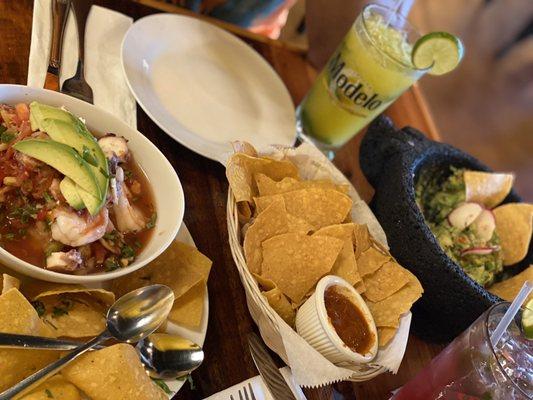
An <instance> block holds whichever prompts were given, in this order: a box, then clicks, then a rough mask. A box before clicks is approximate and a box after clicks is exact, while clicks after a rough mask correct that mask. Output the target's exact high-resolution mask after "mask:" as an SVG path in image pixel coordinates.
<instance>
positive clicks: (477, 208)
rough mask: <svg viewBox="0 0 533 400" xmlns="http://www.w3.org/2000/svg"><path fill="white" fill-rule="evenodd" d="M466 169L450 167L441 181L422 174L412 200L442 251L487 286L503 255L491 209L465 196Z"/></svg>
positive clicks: (499, 268)
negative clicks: (448, 173)
mask: <svg viewBox="0 0 533 400" xmlns="http://www.w3.org/2000/svg"><path fill="white" fill-rule="evenodd" d="M469 172H470V171H466V170H465V169H458V168H454V167H451V174H450V175H449V176H448V177H447V178H445V179H444V180H443V179H442V178H440V177H438V176H435V175H433V174H429V173H422V174H421V175H420V177H419V179H418V182H417V184H416V187H415V190H416V201H417V203H418V206H419V207H420V209H421V210H422V212H423V214H424V217H425V219H426V222H427V224H428V226H429V227H430V229H431V231H432V232H433V234H434V235H435V237H436V238H437V240H438V241H439V243H440V245H441V247H442V248H443V250H444V251H445V252H446V254H447V255H448V256H449V257H450V258H451V259H452V260H454V261H455V262H456V263H457V264H459V265H460V266H461V267H462V268H463V269H464V271H465V272H466V273H467V274H468V275H469V276H470V277H471V278H472V279H474V280H475V281H476V282H478V283H479V284H481V285H483V286H489V285H491V284H492V283H493V282H494V279H495V277H496V275H498V273H500V272H501V271H502V270H503V256H502V251H501V248H500V239H499V237H498V234H497V232H496V229H495V228H496V224H495V219H494V215H493V213H492V211H491V210H490V209H489V208H486V206H485V204H483V203H477V202H472V201H468V199H467V193H469V190H468V188H467V187H466V185H465V173H469ZM472 172H473V171H472ZM470 192H472V190H470Z"/></svg>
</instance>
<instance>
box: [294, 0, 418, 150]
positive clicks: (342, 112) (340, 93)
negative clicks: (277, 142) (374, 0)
mask: <svg viewBox="0 0 533 400" xmlns="http://www.w3.org/2000/svg"><path fill="white" fill-rule="evenodd" d="M415 35H416V34H415V32H414V30H413V29H412V28H411V27H410V25H409V23H408V22H407V21H406V20H405V18H404V17H402V16H401V15H399V14H398V13H394V12H393V11H391V10H389V9H388V8H385V7H381V6H377V5H369V6H367V7H365V8H364V10H363V12H362V13H361V14H360V15H359V16H358V17H357V19H356V21H355V23H354V24H353V26H352V27H351V28H350V31H349V32H348V34H347V35H346V37H345V38H344V40H343V41H342V43H341V44H340V45H339V47H338V48H337V50H336V51H335V53H334V55H333V56H332V57H331V59H330V60H329V62H328V64H327V65H326V67H325V68H324V70H323V71H322V72H321V73H320V75H319V76H318V78H317V80H316V82H315V84H314V86H313V87H312V89H311V90H310V92H309V93H308V94H307V97H306V98H305V99H304V100H303V101H302V103H301V104H300V106H299V107H298V111H297V112H298V130H299V133H300V135H303V136H307V137H308V138H310V139H312V140H313V141H314V142H315V143H316V144H318V145H319V147H321V148H322V149H323V150H335V149H336V148H338V147H340V146H342V145H343V144H344V143H346V142H347V141H348V140H349V139H350V138H351V137H352V136H354V135H355V134H356V133H357V132H359V131H360V130H361V129H362V128H363V127H364V126H366V125H367V124H368V123H369V122H370V121H372V119H374V118H375V117H376V116H377V115H378V114H380V113H381V112H382V111H383V110H384V109H385V108H387V107H388V106H389V105H390V104H391V103H392V102H393V101H394V100H395V99H396V98H397V97H398V96H399V95H400V94H401V93H402V92H404V91H405V90H406V89H408V88H409V87H410V86H411V85H412V84H413V83H414V82H415V81H416V80H417V79H419V78H420V77H421V76H422V75H423V74H424V73H425V72H426V71H427V69H418V68H415V67H414V66H413V64H412V61H411V53H412V47H413V46H412V45H411V44H410V42H409V40H410V39H413V38H414V39H415V40H416V39H418V37H414V36H415Z"/></svg>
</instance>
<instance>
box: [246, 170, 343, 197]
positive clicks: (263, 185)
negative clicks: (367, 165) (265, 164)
mask: <svg viewBox="0 0 533 400" xmlns="http://www.w3.org/2000/svg"><path fill="white" fill-rule="evenodd" d="M255 183H256V185H257V190H258V192H259V196H270V195H273V194H281V193H286V192H291V191H293V190H300V189H308V188H319V189H333V190H337V191H338V192H340V193H344V194H347V193H348V185H336V184H335V183H333V182H332V181H328V180H325V179H323V180H316V181H300V180H298V179H294V178H291V177H286V178H283V179H282V180H281V181H279V182H276V181H275V180H273V179H270V178H269V177H268V176H266V175H264V174H256V175H255Z"/></svg>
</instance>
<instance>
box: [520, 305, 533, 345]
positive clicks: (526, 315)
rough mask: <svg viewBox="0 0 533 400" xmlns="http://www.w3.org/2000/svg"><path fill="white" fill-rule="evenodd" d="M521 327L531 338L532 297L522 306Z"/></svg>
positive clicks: (532, 325) (532, 334)
mask: <svg viewBox="0 0 533 400" xmlns="http://www.w3.org/2000/svg"><path fill="white" fill-rule="evenodd" d="M522 329H523V331H524V335H525V336H526V338H528V339H533V298H532V299H530V300H529V301H528V302H527V303H526V305H525V306H524V311H523V312H522Z"/></svg>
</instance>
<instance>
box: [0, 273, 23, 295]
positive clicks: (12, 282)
mask: <svg viewBox="0 0 533 400" xmlns="http://www.w3.org/2000/svg"><path fill="white" fill-rule="evenodd" d="M12 288H15V289H19V288H20V281H19V280H18V279H17V278H15V277H14V276H11V275H8V274H2V294H4V293H5V292H7V291H8V290H9V289H12Z"/></svg>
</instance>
